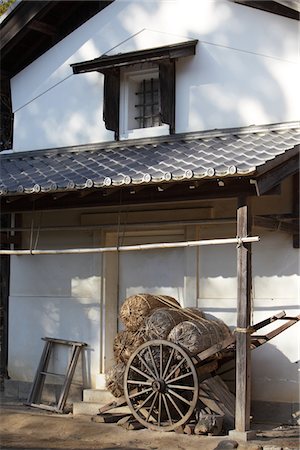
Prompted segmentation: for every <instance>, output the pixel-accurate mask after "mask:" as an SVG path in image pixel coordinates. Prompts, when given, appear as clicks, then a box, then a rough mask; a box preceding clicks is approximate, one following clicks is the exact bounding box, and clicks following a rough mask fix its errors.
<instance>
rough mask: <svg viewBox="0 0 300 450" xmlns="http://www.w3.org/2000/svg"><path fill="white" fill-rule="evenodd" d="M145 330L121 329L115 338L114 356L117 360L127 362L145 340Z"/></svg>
mask: <svg viewBox="0 0 300 450" xmlns="http://www.w3.org/2000/svg"><path fill="white" fill-rule="evenodd" d="M145 340H146V339H145V337H144V333H143V330H138V331H135V332H134V331H128V330H124V331H120V333H118V334H117V335H116V337H115V339H114V356H115V360H116V361H117V362H124V363H127V361H128V360H129V358H130V356H131V355H132V353H133V352H134V351H135V350H136V349H137V348H138V347H139V346H140V345H141V344H143V343H144V342H145Z"/></svg>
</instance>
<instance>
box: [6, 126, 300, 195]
mask: <svg viewBox="0 0 300 450" xmlns="http://www.w3.org/2000/svg"><path fill="white" fill-rule="evenodd" d="M299 143H300V122H293V123H291V122H290V123H286V124H279V125H268V126H259V127H254V126H252V127H246V128H235V129H227V130H214V131H206V132H202V133H197V134H195V133H193V134H184V135H174V136H165V137H163V138H162V137H160V138H157V139H151V140H148V141H146V140H136V141H121V142H115V143H102V144H90V145H85V146H77V147H68V148H60V149H50V150H37V151H28V152H19V153H18V152H14V153H6V154H1V155H0V165H1V166H0V168H1V177H0V178H1V180H0V194H1V195H7V194H15V193H18V194H22V193H35V192H36V193H37V192H52V191H56V190H59V191H61V190H62V191H63V190H76V189H84V188H92V187H96V188H102V187H110V186H112V187H113V186H122V185H131V184H132V185H136V184H145V183H148V184H151V183H152V184H153V183H162V182H165V183H166V182H172V181H181V180H182V181H185V180H191V179H200V178H212V177H226V176H227V177H228V176H237V175H238V176H247V175H250V174H253V173H255V171H256V170H257V168H259V167H260V166H262V165H264V164H265V163H267V162H268V161H270V160H272V159H274V158H276V157H278V156H280V155H282V154H283V153H285V152H286V151H287V150H289V149H292V148H294V146H295V145H297V144H299Z"/></svg>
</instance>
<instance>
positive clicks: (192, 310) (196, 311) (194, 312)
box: [182, 307, 206, 320]
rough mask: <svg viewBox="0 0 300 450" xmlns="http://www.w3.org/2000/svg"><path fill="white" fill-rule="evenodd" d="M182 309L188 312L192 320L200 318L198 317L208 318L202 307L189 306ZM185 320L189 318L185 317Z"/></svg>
mask: <svg viewBox="0 0 300 450" xmlns="http://www.w3.org/2000/svg"><path fill="white" fill-rule="evenodd" d="M182 311H183V312H184V313H186V315H187V316H188V318H189V319H191V320H198V319H203V318H204V319H205V318H206V317H205V314H204V313H203V312H202V310H201V309H200V308H196V307H189V308H183V310H182ZM185 320H187V319H185Z"/></svg>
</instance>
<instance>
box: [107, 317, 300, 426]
mask: <svg viewBox="0 0 300 450" xmlns="http://www.w3.org/2000/svg"><path fill="white" fill-rule="evenodd" d="M278 320H284V321H285V323H284V324H283V325H281V326H279V327H277V328H276V329H275V330H273V331H271V332H269V333H268V334H265V335H256V334H254V333H256V332H257V331H258V330H260V329H261V328H263V327H265V326H267V325H269V324H270V323H272V322H275V321H278ZM299 320H300V315H299V316H297V317H287V316H286V314H285V312H284V311H282V312H281V313H278V314H276V315H274V316H272V317H270V318H268V319H266V320H263V321H262V322H259V323H257V324H256V325H254V326H252V327H251V328H250V329H249V330H248V331H249V333H250V335H251V349H255V348H257V347H259V346H261V345H263V344H264V343H266V342H268V341H269V340H270V339H272V338H274V337H275V336H277V335H278V334H280V333H282V332H283V331H284V330H286V329H287V328H289V327H290V326H292V325H294V324H295V323H296V322H298V321H299ZM234 358H235V335H234V333H233V335H232V336H230V337H228V338H227V339H225V340H223V341H222V342H220V343H218V344H215V345H213V346H211V347H210V348H208V349H206V350H205V351H203V352H201V353H199V354H198V355H196V356H191V355H189V354H188V352H187V351H186V350H185V349H183V348H182V347H180V346H179V345H177V344H175V343H173V342H170V341H167V340H152V341H148V342H145V343H144V344H142V345H141V346H140V347H139V348H138V349H137V350H136V351H135V352H134V353H133V354H132V356H131V357H130V359H129V361H128V363H127V366H126V371H125V376H124V397H121V398H119V399H117V400H116V401H115V402H112V403H110V404H108V405H106V406H104V407H103V408H101V409H100V414H101V413H104V412H106V411H109V410H110V409H112V408H115V407H117V406H121V405H124V404H126V403H127V405H128V407H129V408H130V410H131V412H132V414H133V416H134V417H135V419H137V420H138V422H140V424H142V425H143V426H145V427H147V428H149V429H152V430H159V431H171V430H175V429H176V428H179V427H180V426H183V425H184V424H186V423H187V422H189V420H190V419H191V418H192V416H193V415H195V413H196V411H197V408H198V409H199V386H200V384H201V383H202V382H203V381H204V380H206V379H208V378H209V377H211V374H212V373H216V371H217V370H218V369H220V367H221V366H222V365H224V364H226V363H228V362H229V361H234Z"/></svg>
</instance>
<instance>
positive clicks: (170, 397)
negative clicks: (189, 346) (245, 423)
mask: <svg viewBox="0 0 300 450" xmlns="http://www.w3.org/2000/svg"><path fill="white" fill-rule="evenodd" d="M198 391H199V389H198V377H197V372H196V369H195V366H194V364H193V362H192V360H191V358H190V356H189V355H188V354H187V353H186V351H185V350H183V349H182V348H181V347H179V346H178V345H177V344H174V343H173V342H169V341H165V340H154V341H148V342H145V343H144V344H142V345H141V346H140V347H139V348H138V349H137V350H136V351H135V352H134V353H133V354H132V356H131V358H130V359H129V361H128V363H127V366H126V371H125V377H124V393H125V398H126V401H127V405H128V406H129V408H130V410H131V412H132V414H133V415H134V417H135V418H136V419H137V420H138V421H139V422H140V423H141V424H143V425H144V426H145V427H147V428H150V429H152V430H160V431H171V430H175V429H176V428H177V427H179V426H180V425H184V424H185V423H186V422H187V421H188V420H189V418H190V417H191V415H192V414H193V412H194V410H195V407H196V404H197V401H198Z"/></svg>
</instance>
